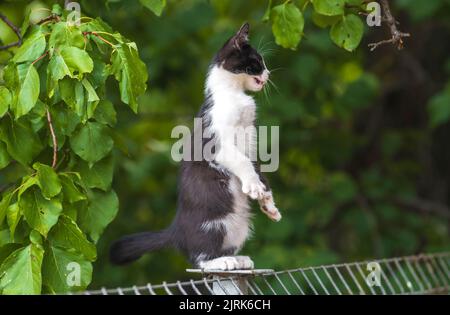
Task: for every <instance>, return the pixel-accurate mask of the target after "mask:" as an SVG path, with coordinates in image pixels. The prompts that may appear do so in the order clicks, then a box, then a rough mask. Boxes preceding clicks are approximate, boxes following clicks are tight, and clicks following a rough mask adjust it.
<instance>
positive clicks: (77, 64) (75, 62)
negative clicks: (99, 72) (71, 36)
mask: <svg viewBox="0 0 450 315" xmlns="http://www.w3.org/2000/svg"><path fill="white" fill-rule="evenodd" d="M60 54H61V57H62V58H63V59H64V62H65V63H66V64H67V66H68V67H69V70H70V71H71V75H72V76H74V75H75V74H77V73H78V74H82V73H90V72H92V70H93V69H94V63H93V61H92V59H91V57H89V54H88V53H87V52H86V51H84V50H82V49H80V48H78V47H67V46H66V47H63V48H61V51H60Z"/></svg>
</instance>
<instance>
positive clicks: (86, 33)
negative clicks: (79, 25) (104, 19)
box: [83, 32, 115, 48]
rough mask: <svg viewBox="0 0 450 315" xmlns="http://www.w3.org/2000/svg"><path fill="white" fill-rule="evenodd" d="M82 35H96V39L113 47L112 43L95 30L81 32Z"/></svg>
mask: <svg viewBox="0 0 450 315" xmlns="http://www.w3.org/2000/svg"><path fill="white" fill-rule="evenodd" d="M83 35H84V36H86V35H94V36H96V37H98V39H100V40H101V41H103V42H105V43H107V44H108V45H109V46H111V47H112V48H114V47H115V46H114V44H113V43H111V42H109V41H107V40H106V39H105V38H104V37H103V36H101V35H99V34H98V33H97V32H83Z"/></svg>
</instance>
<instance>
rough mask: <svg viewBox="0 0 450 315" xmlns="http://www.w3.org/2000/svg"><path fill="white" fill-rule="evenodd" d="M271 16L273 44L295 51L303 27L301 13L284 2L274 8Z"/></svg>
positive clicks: (290, 4) (292, 5)
mask: <svg viewBox="0 0 450 315" xmlns="http://www.w3.org/2000/svg"><path fill="white" fill-rule="evenodd" d="M271 16H272V32H273V34H274V36H275V42H276V43H277V44H278V45H280V46H282V47H284V48H291V49H295V48H296V47H297V45H298V43H300V40H301V38H302V35H303V34H302V33H303V28H304V26H305V20H304V19H303V14H302V12H301V11H300V10H299V9H298V8H297V7H296V6H295V5H294V4H293V3H288V2H285V3H284V4H281V5H278V6H276V7H274V8H273V9H272V15H271Z"/></svg>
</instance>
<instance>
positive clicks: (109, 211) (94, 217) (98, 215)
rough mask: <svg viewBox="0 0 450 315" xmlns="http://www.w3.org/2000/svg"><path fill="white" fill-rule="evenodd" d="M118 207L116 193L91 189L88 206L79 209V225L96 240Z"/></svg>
mask: <svg viewBox="0 0 450 315" xmlns="http://www.w3.org/2000/svg"><path fill="white" fill-rule="evenodd" d="M118 209H119V200H118V198H117V195H116V193H115V192H114V191H113V190H111V191H109V192H98V191H92V192H91V195H90V196H89V206H88V207H87V208H82V209H80V215H79V218H78V221H79V224H80V227H81V229H82V230H83V231H85V232H86V233H88V234H89V236H90V237H91V239H92V240H93V241H94V242H97V241H98V239H99V238H100V235H101V234H102V233H103V230H104V229H105V228H106V226H108V224H109V223H111V221H112V220H113V219H114V217H115V216H116V214H117V211H118Z"/></svg>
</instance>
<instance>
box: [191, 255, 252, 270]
mask: <svg viewBox="0 0 450 315" xmlns="http://www.w3.org/2000/svg"><path fill="white" fill-rule="evenodd" d="M199 267H200V268H201V269H203V271H217V270H223V271H229V270H238V269H252V268H253V261H252V260H251V259H250V258H249V257H248V256H225V257H219V258H216V259H212V260H207V261H201V262H200V263H199Z"/></svg>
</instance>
